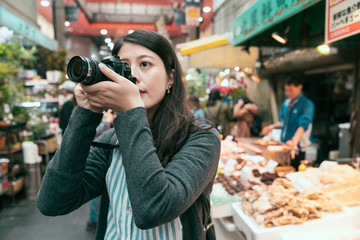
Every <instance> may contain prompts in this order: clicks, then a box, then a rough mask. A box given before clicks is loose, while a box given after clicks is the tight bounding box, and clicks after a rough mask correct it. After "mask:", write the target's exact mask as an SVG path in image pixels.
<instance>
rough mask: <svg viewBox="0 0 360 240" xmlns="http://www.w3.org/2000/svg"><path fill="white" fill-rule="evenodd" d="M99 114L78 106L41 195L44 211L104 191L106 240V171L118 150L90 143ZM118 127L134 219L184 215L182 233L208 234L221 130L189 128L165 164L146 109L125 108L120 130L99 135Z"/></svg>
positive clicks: (101, 230)
mask: <svg viewBox="0 0 360 240" xmlns="http://www.w3.org/2000/svg"><path fill="white" fill-rule="evenodd" d="M101 119H102V114H97V113H93V112H91V111H89V110H87V109H84V108H81V107H79V106H77V107H76V109H75V110H74V112H73V114H72V116H71V118H70V121H69V125H68V127H67V129H66V132H65V134H64V136H63V140H62V143H61V146H60V148H59V149H58V150H57V151H56V153H55V155H54V157H53V159H52V160H51V161H50V162H49V165H48V167H47V169H46V173H45V175H44V178H43V181H42V185H41V187H40V190H39V192H38V195H37V205H38V208H39V210H40V211H41V213H43V214H44V215H48V216H56V215H63V214H67V213H70V212H72V211H74V210H75V209H77V208H79V207H80V206H81V205H83V204H84V203H86V202H88V201H89V200H91V199H93V198H95V197H96V196H99V195H102V201H101V206H100V214H99V223H98V229H97V235H96V239H103V238H104V235H105V231H106V225H107V222H106V219H107V213H108V206H109V198H108V194H107V190H106V183H105V176H106V172H107V169H108V168H109V167H110V163H111V152H112V150H109V149H104V148H98V147H93V146H91V143H92V141H93V139H94V136H95V132H96V127H97V126H98V125H99V123H100V121H101ZM114 131H115V132H116V136H117V138H118V141H119V150H120V152H121V153H122V157H123V165H124V168H125V174H126V182H127V188H128V193H129V198H130V202H131V206H132V210H133V215H134V221H135V224H136V225H137V226H138V227H139V228H141V229H148V228H153V227H155V226H158V225H161V224H164V223H167V222H169V221H171V220H173V219H175V218H176V217H178V216H180V219H181V222H182V225H183V236H184V239H205V235H206V232H205V231H204V226H206V224H208V221H209V219H210V200H209V195H210V192H211V189H212V185H213V181H214V178H215V174H216V171H217V166H218V161H219V154H220V138H219V134H218V133H217V131H216V130H214V129H211V130H208V131H197V132H194V133H191V134H190V135H189V137H188V139H187V140H186V142H185V143H184V145H183V147H182V148H181V149H180V150H179V151H178V152H177V153H176V155H175V156H174V157H173V159H172V161H171V162H170V163H169V164H168V165H167V166H166V167H165V168H163V167H162V166H161V164H160V161H159V158H158V156H157V154H156V149H155V147H154V143H153V137H152V134H151V130H150V128H149V124H148V121H147V115H146V109H145V108H142V107H138V108H134V109H131V110H129V111H126V112H123V113H121V114H119V115H118V116H117V117H116V118H115V120H114V128H113V129H110V130H109V131H107V132H105V133H104V134H103V135H102V136H100V137H99V138H98V139H97V141H99V142H104V143H109V142H110V139H111V136H112V135H113V133H114ZM208 234H209V233H208ZM212 234H214V232H212Z"/></svg>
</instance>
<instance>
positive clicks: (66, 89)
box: [59, 80, 76, 109]
mask: <svg viewBox="0 0 360 240" xmlns="http://www.w3.org/2000/svg"><path fill="white" fill-rule="evenodd" d="M75 86H76V84H75V83H74V82H72V81H69V80H67V81H65V82H63V83H62V84H61V85H60V86H59V90H60V93H61V94H60V95H59V108H60V109H61V108H62V106H63V105H64V103H65V102H67V101H69V100H71V99H72V98H73V96H74V88H75Z"/></svg>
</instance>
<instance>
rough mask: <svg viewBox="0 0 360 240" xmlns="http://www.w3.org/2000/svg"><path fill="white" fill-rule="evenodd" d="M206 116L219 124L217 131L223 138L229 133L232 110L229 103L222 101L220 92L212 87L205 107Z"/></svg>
mask: <svg viewBox="0 0 360 240" xmlns="http://www.w3.org/2000/svg"><path fill="white" fill-rule="evenodd" d="M205 115H206V118H207V119H209V120H211V121H212V122H214V123H215V125H217V126H220V128H218V129H219V131H220V132H221V133H222V134H223V137H224V138H225V137H226V136H227V135H229V134H230V121H231V120H232V110H231V108H230V107H229V105H228V104H227V103H226V102H224V101H223V99H222V97H221V95H220V92H219V91H218V90H217V89H213V90H211V91H210V93H209V98H208V101H207V103H206V109H205Z"/></svg>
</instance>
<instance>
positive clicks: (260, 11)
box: [233, 0, 325, 46]
mask: <svg viewBox="0 0 360 240" xmlns="http://www.w3.org/2000/svg"><path fill="white" fill-rule="evenodd" d="M321 1H323V0H282V1H274V0H261V1H256V2H255V3H254V4H253V5H252V6H251V7H250V8H249V9H248V10H246V11H245V12H244V13H242V14H241V15H240V16H238V17H237V18H236V19H234V21H233V36H234V39H233V44H234V45H235V46H238V45H241V44H244V43H246V42H248V41H250V40H252V39H253V38H255V37H258V36H259V35H260V34H261V33H264V32H265V31H267V30H269V29H270V28H272V27H275V26H276V25H279V23H282V22H284V21H285V20H287V19H289V18H290V17H292V16H294V15H296V14H297V13H299V12H301V11H303V10H305V9H307V8H309V7H310V6H312V5H314V4H316V3H319V2H321ZM324 15H325V10H322V12H321V13H319V12H317V13H315V14H314V15H313V16H310V14H308V17H312V18H314V17H317V16H323V17H322V21H321V22H324V18H325V16H324ZM302 20H303V18H300V19H299V21H298V22H297V23H296V24H292V25H291V26H290V28H292V29H290V32H291V31H292V33H296V35H297V37H298V39H301V38H302V37H303V36H301V34H302V33H304V26H303V24H304V23H305V22H304V21H302ZM311 23H316V22H315V21H311ZM321 27H322V29H323V28H324V25H322V26H321ZM294 30H295V31H294ZM312 30H314V29H312ZM290 32H289V33H290ZM268 35H269V36H266V38H267V39H270V40H271V32H270V33H268ZM268 37H269V38H268ZM262 44H263V43H262ZM271 44H272V45H276V41H275V40H273V41H271ZM259 45H260V44H259Z"/></svg>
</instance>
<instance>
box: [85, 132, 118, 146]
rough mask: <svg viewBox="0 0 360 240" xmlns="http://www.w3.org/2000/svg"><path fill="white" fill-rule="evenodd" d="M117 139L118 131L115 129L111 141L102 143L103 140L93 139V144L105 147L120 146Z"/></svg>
mask: <svg viewBox="0 0 360 240" xmlns="http://www.w3.org/2000/svg"><path fill="white" fill-rule="evenodd" d="M116 141H117V137H116V133H115V131H114V133H113V135H112V136H111V139H110V142H109V143H102V142H96V141H93V142H92V143H91V146H94V147H99V148H104V149H114V148H117V147H119V144H116Z"/></svg>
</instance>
